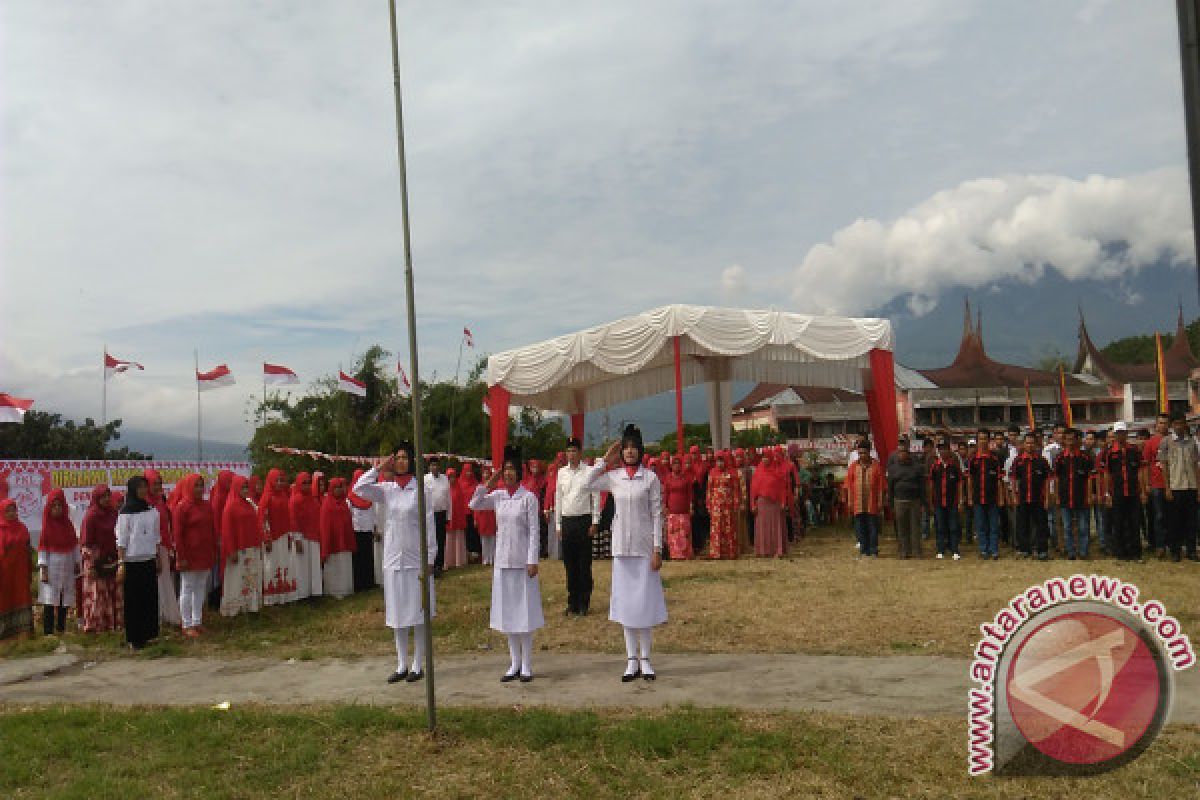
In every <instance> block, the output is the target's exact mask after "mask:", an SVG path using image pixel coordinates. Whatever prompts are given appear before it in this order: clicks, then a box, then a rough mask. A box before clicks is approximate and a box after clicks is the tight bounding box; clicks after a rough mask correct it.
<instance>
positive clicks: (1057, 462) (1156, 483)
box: [845, 414, 1200, 561]
mask: <svg viewBox="0 0 1200 800" xmlns="http://www.w3.org/2000/svg"><path fill="white" fill-rule="evenodd" d="M923 444H924V445H925V446H924V447H923V448H922V450H921V452H919V453H914V452H912V450H911V449H910V444H909V441H908V440H907V439H901V441H900V443H899V446H898V448H897V452H896V453H895V454H893V455H892V456H891V457H890V458H889V459H888V462H887V464H886V465H881V464H878V463H877V462H876V461H875V460H874V459H873V457H872V454H871V446H870V443H869V442H867V441H866V440H863V441H862V442H860V443H859V446H858V448H857V450H856V454H855V455H854V456H852V457H851V464H850V466H849V468H848V473H847V480H846V484H845V487H846V491H847V497H846V503H847V506H848V507H849V508H850V509H851V511H852V513H853V514H854V517H855V529H856V532H858V541H859V552H860V555H863V556H872V555H878V543H877V531H878V526H879V511H878V510H877V509H882V508H884V507H890V509H891V510H892V512H893V515H894V519H895V524H896V534H897V538H898V539H899V554H900V557H902V558H910V557H919V556H920V555H921V540H922V538H924V536H925V535H927V531H928V528H929V527H932V528H933V530H934V531H935V535H936V547H937V558H939V559H945V558H951V559H954V560H959V559H960V558H961V557H962V556H961V550H960V545H961V539H962V538H963V534H964V532H965V534H966V536H967V538H968V540H969V539H971V538H974V540H975V541H976V543H977V546H978V551H979V557H980V558H982V559H998V558H999V557H1000V543H1001V541H1004V542H1007V543H1011V545H1012V547H1013V550H1014V552H1015V555H1016V557H1017V558H1037V559H1039V560H1046V559H1048V558H1049V557H1050V551H1051V546H1052V545H1057V549H1058V551H1059V552H1060V553H1062V554H1063V555H1065V556H1066V558H1067V559H1068V560H1075V559H1086V558H1088V557H1089V541H1090V538H1091V530H1092V527H1093V523H1094V524H1095V528H1096V530H1097V533H1098V537H1099V543H1100V546H1101V548H1102V550H1103V551H1104V552H1105V553H1107V554H1110V555H1112V556H1115V557H1116V558H1118V559H1121V560H1123V561H1139V560H1141V558H1142V553H1143V544H1142V537H1143V532H1144V533H1145V538H1146V544H1147V547H1149V548H1152V549H1153V550H1154V552H1155V553H1156V554H1157V556H1158V557H1159V558H1167V557H1170V558H1171V559H1172V560H1174V561H1182V560H1183V559H1184V558H1185V557H1186V558H1187V559H1189V560H1192V561H1200V555H1198V554H1197V548H1196V538H1197V527H1198V526H1200V520H1198V517H1197V515H1198V509H1197V499H1196V493H1197V472H1198V469H1197V467H1198V464H1200V445H1198V443H1197V439H1196V438H1195V437H1194V436H1193V435H1192V433H1191V431H1190V429H1189V426H1188V423H1187V419H1186V417H1184V416H1183V415H1181V414H1180V415H1175V416H1168V415H1167V414H1160V415H1159V416H1158V417H1157V418H1156V420H1155V426H1154V430H1153V432H1152V433H1149V434H1148V435H1146V436H1144V437H1143V438H1142V439H1141V441H1139V442H1134V441H1131V439H1130V431H1129V428H1128V425H1127V424H1126V423H1124V422H1117V423H1116V424H1115V425H1113V427H1112V430H1111V438H1110V437H1109V436H1108V432H1106V431H1100V432H1094V431H1089V432H1087V433H1082V432H1080V431H1079V430H1076V429H1074V428H1068V427H1065V426H1058V427H1056V428H1054V429H1053V430H1052V431H1050V432H1048V433H1047V434H1043V433H1042V432H1039V431H1026V432H1022V431H1020V430H1019V429H1017V428H1016V427H1010V428H1009V429H1008V430H1007V431H990V430H987V429H984V428H981V429H979V430H978V431H977V432H976V434H975V436H974V437H973V438H959V439H957V440H956V439H954V438H953V437H952V436H951V435H950V434H949V433H948V432H944V431H943V432H941V433H939V434H937V435H935V436H934V437H932V438H926V439H925V440H923ZM930 445H932V446H930ZM864 487H868V488H866V489H864ZM871 492H877V493H878V497H877V498H876V499H874V501H873V502H872V501H871V497H870V493H871ZM856 493H858V494H862V493H865V494H863V497H856V496H854V494H856ZM871 517H873V519H871Z"/></svg>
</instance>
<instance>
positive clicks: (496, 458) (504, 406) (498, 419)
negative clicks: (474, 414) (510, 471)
mask: <svg viewBox="0 0 1200 800" xmlns="http://www.w3.org/2000/svg"><path fill="white" fill-rule="evenodd" d="M508 399H509V394H508V390H507V389H505V388H504V387H503V386H501V385H499V384H496V385H495V386H491V387H489V388H488V393H487V400H486V402H487V406H488V412H489V416H490V417H491V425H492V466H493V468H495V469H500V467H501V465H502V464H503V463H504V445H506V444H508Z"/></svg>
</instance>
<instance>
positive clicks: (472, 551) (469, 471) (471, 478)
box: [458, 461, 483, 564]
mask: <svg viewBox="0 0 1200 800" xmlns="http://www.w3.org/2000/svg"><path fill="white" fill-rule="evenodd" d="M478 485H479V478H477V477H476V476H475V467H474V465H473V464H471V462H469V461H468V462H466V463H464V464H463V465H462V474H461V475H459V476H458V490H459V496H461V497H462V499H463V515H464V516H465V517H466V520H467V525H466V531H467V536H466V539H467V563H468V564H470V563H472V562H474V563H476V564H478V563H479V562H480V561H482V560H483V546H482V544H481V543H480V541H479V528H478V527H476V525H475V512H474V511H472V510H471V509H470V506H469V505H468V503H470V501H471V495H473V494H475V487H476V486H478Z"/></svg>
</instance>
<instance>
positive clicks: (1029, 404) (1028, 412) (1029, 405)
mask: <svg viewBox="0 0 1200 800" xmlns="http://www.w3.org/2000/svg"><path fill="white" fill-rule="evenodd" d="M1025 418H1026V419H1028V420H1029V430H1030V431H1036V430H1037V423H1036V422H1035V421H1034V418H1033V398H1032V397H1031V396H1030V394H1029V380H1028V379H1026V381H1025Z"/></svg>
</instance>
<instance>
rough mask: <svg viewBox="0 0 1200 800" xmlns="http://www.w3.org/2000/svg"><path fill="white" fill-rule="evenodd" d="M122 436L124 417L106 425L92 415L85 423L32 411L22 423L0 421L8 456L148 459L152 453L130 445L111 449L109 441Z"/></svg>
mask: <svg viewBox="0 0 1200 800" xmlns="http://www.w3.org/2000/svg"><path fill="white" fill-rule="evenodd" d="M120 438H121V420H119V419H114V420H112V421H111V422H109V423H107V424H106V425H104V426H103V427H101V426H99V425H97V424H96V423H95V421H94V420H93V419H91V418H90V417H88V418H86V419H85V420H84V421H83V424H82V425H77V424H75V421H74V420H69V419H68V420H64V419H63V417H62V415H61V414H55V413H52V412H46V411H29V412H27V413H26V414H25V418H24V420H22V421H21V422H20V423H6V424H3V425H0V453H2V454H3V455H4V457H5V458H40V459H55V458H60V459H61V458H69V459H104V458H113V459H121V460H125V461H130V460H137V461H141V460H145V459H148V458H151V456H147V455H144V454H142V453H138V452H136V451H133V450H130V449H129V448H128V447H122V448H119V449H110V448H109V447H108V444H109V442H113V441H116V440H117V439H120Z"/></svg>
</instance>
